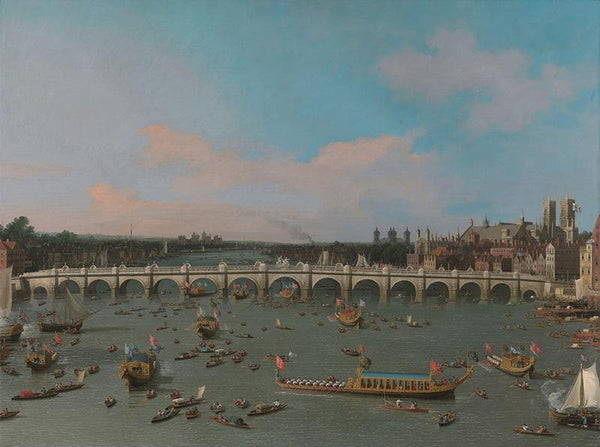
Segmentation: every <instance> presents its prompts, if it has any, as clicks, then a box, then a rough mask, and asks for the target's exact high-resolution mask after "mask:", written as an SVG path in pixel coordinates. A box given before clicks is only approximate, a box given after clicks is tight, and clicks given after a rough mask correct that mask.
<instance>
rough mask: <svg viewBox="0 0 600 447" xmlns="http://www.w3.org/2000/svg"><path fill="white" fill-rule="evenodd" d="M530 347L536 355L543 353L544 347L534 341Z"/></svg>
mask: <svg viewBox="0 0 600 447" xmlns="http://www.w3.org/2000/svg"><path fill="white" fill-rule="evenodd" d="M529 349H531V352H533V353H534V354H535V355H536V356H537V355H540V354H541V353H542V347H541V346H540V345H538V344H537V343H536V342H534V341H532V342H531V345H529Z"/></svg>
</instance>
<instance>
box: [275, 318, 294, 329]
mask: <svg viewBox="0 0 600 447" xmlns="http://www.w3.org/2000/svg"><path fill="white" fill-rule="evenodd" d="M275 327H276V328H277V329H291V327H287V326H284V325H282V324H281V321H279V318H277V319H276V320H275Z"/></svg>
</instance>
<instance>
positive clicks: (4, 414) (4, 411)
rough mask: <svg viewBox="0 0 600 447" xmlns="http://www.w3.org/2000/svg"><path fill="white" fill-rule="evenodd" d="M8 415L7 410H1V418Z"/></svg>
mask: <svg viewBox="0 0 600 447" xmlns="http://www.w3.org/2000/svg"><path fill="white" fill-rule="evenodd" d="M7 414H8V408H5V409H4V410H2V416H6V415H7Z"/></svg>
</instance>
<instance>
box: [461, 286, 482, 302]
mask: <svg viewBox="0 0 600 447" xmlns="http://www.w3.org/2000/svg"><path fill="white" fill-rule="evenodd" d="M481 291H482V288H481V284H479V283H478V282H475V281H469V282H466V283H464V284H463V285H462V286H461V287H460V289H458V296H457V297H456V301H457V302H458V303H476V302H477V301H479V300H480V299H481Z"/></svg>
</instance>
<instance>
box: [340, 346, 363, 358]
mask: <svg viewBox="0 0 600 447" xmlns="http://www.w3.org/2000/svg"><path fill="white" fill-rule="evenodd" d="M340 351H342V352H343V353H344V354H346V355H349V356H352V357H358V356H359V355H360V352H359V351H358V349H356V348H348V347H347V346H344V347H343V348H342V349H340Z"/></svg>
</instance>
